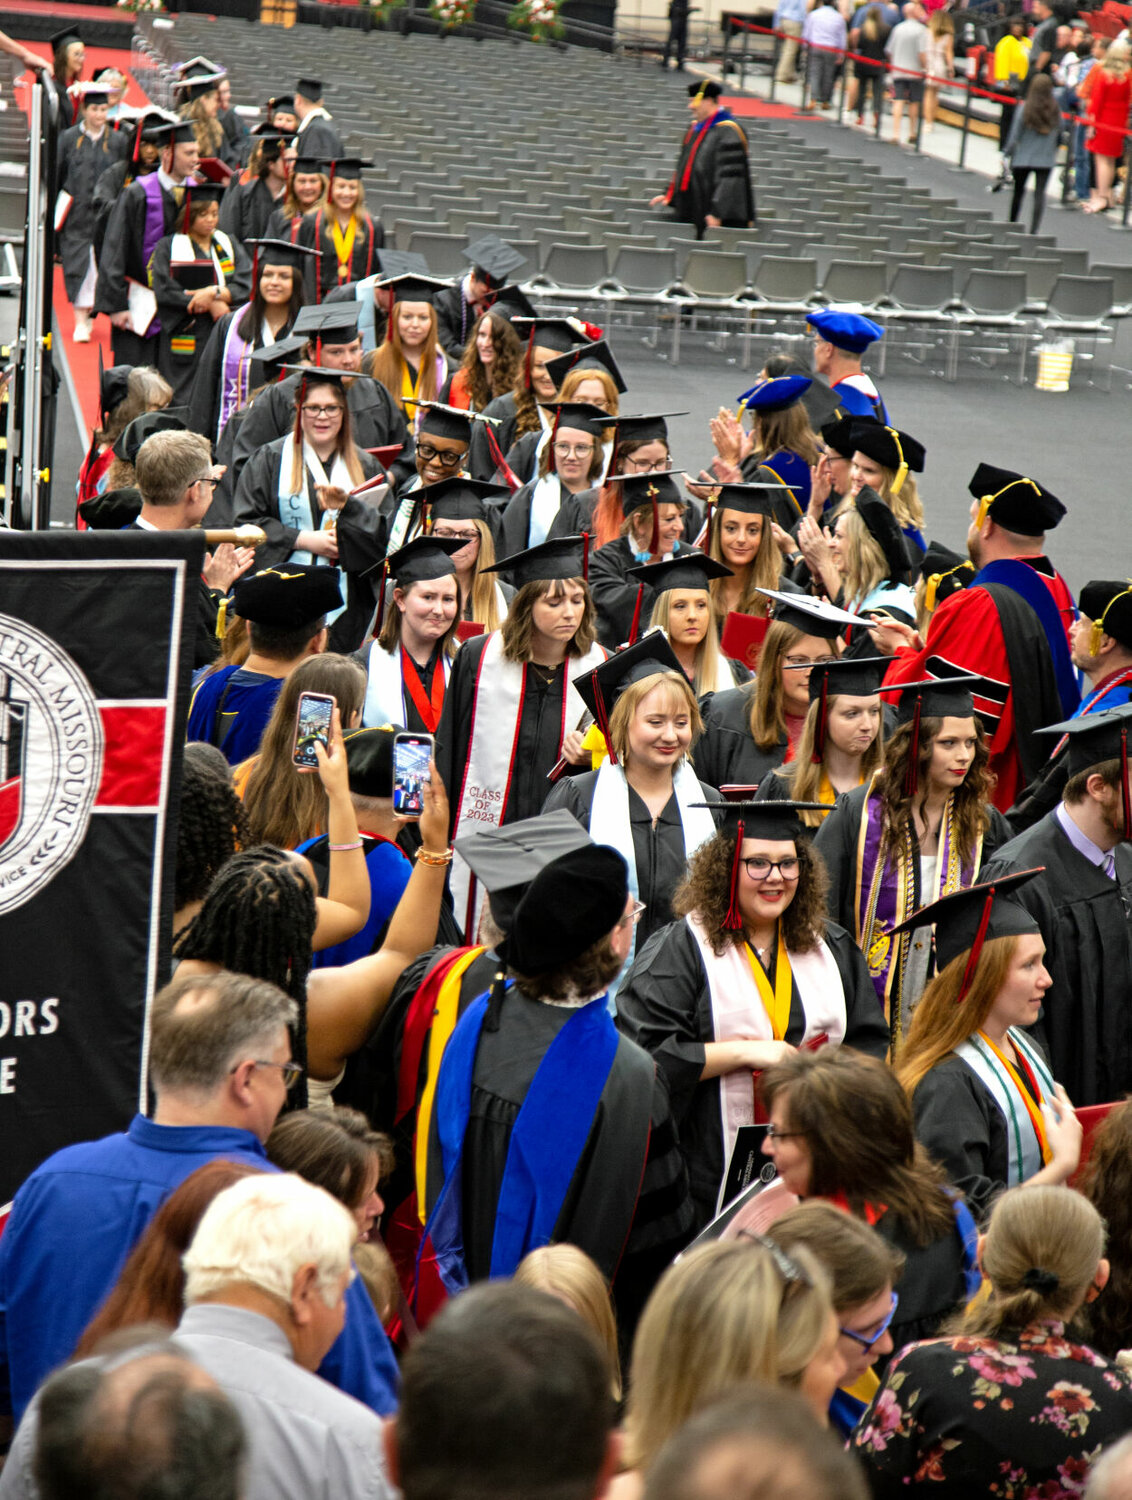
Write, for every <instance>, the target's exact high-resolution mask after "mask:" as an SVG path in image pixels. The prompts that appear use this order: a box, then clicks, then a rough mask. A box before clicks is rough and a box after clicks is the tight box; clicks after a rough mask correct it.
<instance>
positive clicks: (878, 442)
mask: <svg viewBox="0 0 1132 1500" xmlns="http://www.w3.org/2000/svg"><path fill="white" fill-rule="evenodd" d="M849 437H850V441H851V442H852V443H853V451H854V452H855V453H863V454H864V455H865V457H866V458H871V459H872V461H873V462H874V463H877V464H880V466H881V467H882V468H884V469H890V470H891V471H892V472H893V474H894V475H895V476H896V477H895V478H894V479H893V481H892V493H893V494H894V495H898V494H899V493H900V491H901V489H902V488H903V486H904V481H905V479H906V478H907V477H908V472H909V470H911V472H912V473H913V474H922V473H923V471H924V445H923V443H919V442H917V441H916V439H915V438H914V437H912V436H910V435H909V434H908V433H907V432H900V431H899V430H898V429H897V428H895V427H886V426H885V425H884V423H883V422H876V421H874V420H873V419H872V417H857V418H856V419H855V420H854V422H853V424H852V426H851V428H850V430H849Z"/></svg>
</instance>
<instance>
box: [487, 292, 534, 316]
mask: <svg viewBox="0 0 1132 1500" xmlns="http://www.w3.org/2000/svg"><path fill="white" fill-rule="evenodd" d="M488 312H493V313H498V314H499V316H500V317H501V318H506V319H507V321H508V323H515V322H518V321H519V320H521V319H524V320H529V319H531V318H533V317H534V316H535V310H534V306H533V304H532V303H531V302H530V300H529V299H528V298H527V296H526V295H525V294H524V292H523V291H522V290H521V288H519V287H517V286H505V287H504V288H503V290H502V291H501V292H500V293H499V296H498V297H496V299H495V301H494V302H493V303H492V304H491V306H490V307H489V308H488Z"/></svg>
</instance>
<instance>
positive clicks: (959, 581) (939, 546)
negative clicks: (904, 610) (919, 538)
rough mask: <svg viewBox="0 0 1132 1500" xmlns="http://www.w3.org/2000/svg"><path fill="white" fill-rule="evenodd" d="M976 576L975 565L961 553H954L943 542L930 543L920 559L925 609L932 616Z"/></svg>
mask: <svg viewBox="0 0 1132 1500" xmlns="http://www.w3.org/2000/svg"><path fill="white" fill-rule="evenodd" d="M974 576H975V564H974V563H973V562H972V561H971V559H970V558H969V557H964V556H963V554H962V553H961V552H953V551H952V550H951V548H950V547H945V546H944V545H943V543H942V542H929V543H928V545H927V549H926V551H925V552H924V555H923V557H922V558H921V559H920V577H921V578H922V579H923V580H924V608H925V609H926V610H927V611H928V613H929V614H930V613H931V611H932V610H934V609H935V607H936V605H937V604H942V603H943V601H944V600H945V599H948V598H950V596H951V595H952V594H954V593H957V592H958V591H959V590H960V589H965V588H966V587H967V585H968V584H969V583H970V582H971V579H972V578H974Z"/></svg>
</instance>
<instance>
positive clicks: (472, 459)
mask: <svg viewBox="0 0 1132 1500" xmlns="http://www.w3.org/2000/svg"><path fill="white" fill-rule="evenodd" d="M483 414H484V416H485V417H495V418H496V419H497V420H498V422H499V425H498V427H495V428H493V429H492V430H493V432H494V434H495V441H496V442H497V443H498V444H499V451H500V453H509V452H510V450H511V449H512V448H513V447H514V446H515V428H516V427H517V425H518V421H519V419H518V417H517V416H516V414H515V398H514V396H512V395H511V393H510V392H508V393H507V395H505V396H496V397H495V399H494V400H493V401H489V402H488V403H487V405H486V406H485V407H484V409H483ZM497 468H498V463H497V461H496V459H495V457H494V456H493V454H492V450H491V445H490V444H489V443H488V440H487V424H486V423H485V422H473V423H472V441H471V444H470V445H469V447H468V473H469V474H470V475H471V476H472V478H473V479H482V480H483V481H484V483H485V484H490V483H491V481H492V480H493V479H494V478H495V471H496V469H497Z"/></svg>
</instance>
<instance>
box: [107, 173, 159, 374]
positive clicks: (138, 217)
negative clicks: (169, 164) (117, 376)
mask: <svg viewBox="0 0 1132 1500" xmlns="http://www.w3.org/2000/svg"><path fill="white" fill-rule="evenodd" d="M178 218H179V209H178V206H177V204H176V202H175V201H174V199H173V195H172V194H171V193H170V192H168V191H167V190H166V188H165V187H164V186H162V185H160V183H159V180H158V176H157V173H156V172H154V173H150V174H149V175H148V176H146V177H140V178H136V179H135V180H134V181H133V182H131V183H130V185H129V187H127V188H126V189H125V190H124V191H123V193H122V195H121V197H120V198H119V199H118V201H117V203H116V204H115V206H114V208H113V209H112V211H111V214H110V219H109V222H108V223H107V226H106V235H105V238H104V240H103V244H102V254H101V257H100V259H99V265H98V286H97V290H96V292H95V297H94V308H95V311H96V312H100V313H106V315H107V316H109V315H110V314H111V313H117V312H125V311H126V309H127V306H128V302H127V297H128V291H129V288H128V282H129V281H136V282H139V283H140V284H141V285H142V286H148V285H149V272H148V264H149V259H150V256H151V255H152V254H153V252H154V250H155V249H156V247H157V243H158V241H159V240H161V239H162V238H163V236H165V235H167V234H171V233H172V232H173V228H174V226H175V224H176V222H177V220H178ZM110 342H111V346H112V348H113V350H114V362H115V363H116V364H123V365H135V366H136V365H152V364H155V363H156V360H157V342H158V336H157V333H156V332H154V333H153V334H150V335H148V336H145V335H141V334H136V333H134V332H133V331H132V329H129V328H114V329H112V330H111V334H110Z"/></svg>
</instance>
